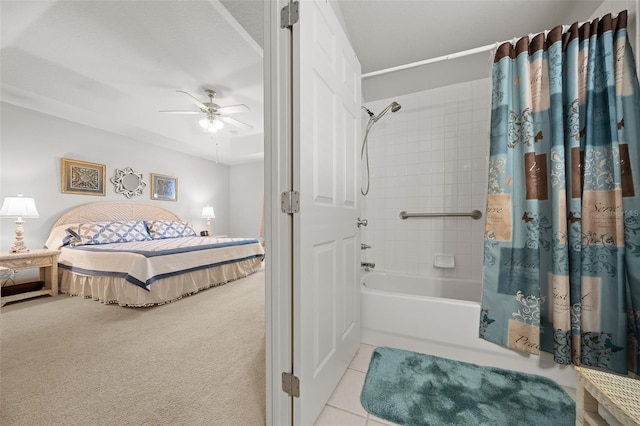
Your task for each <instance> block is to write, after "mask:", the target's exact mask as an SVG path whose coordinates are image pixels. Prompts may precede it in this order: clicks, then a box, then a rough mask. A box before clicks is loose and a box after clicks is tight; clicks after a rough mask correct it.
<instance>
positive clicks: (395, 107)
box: [373, 101, 402, 121]
mask: <svg viewBox="0 0 640 426" xmlns="http://www.w3.org/2000/svg"><path fill="white" fill-rule="evenodd" d="M400 108H402V106H401V105H400V104H399V103H397V102H396V101H393V102H391V103H390V104H389V106H388V107H386V108H385V109H383V110H382V112H381V113H380V114H378V115H377V116H376V117H373V121H378V120H380V119H381V118H382V116H383V115H385V114H386V113H387V112H388V111H389V110H391V112H398V111H399V110H400Z"/></svg>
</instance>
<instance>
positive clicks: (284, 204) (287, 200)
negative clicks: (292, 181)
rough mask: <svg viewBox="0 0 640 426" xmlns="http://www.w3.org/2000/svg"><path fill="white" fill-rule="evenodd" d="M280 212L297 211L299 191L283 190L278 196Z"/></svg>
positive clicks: (290, 212)
mask: <svg viewBox="0 0 640 426" xmlns="http://www.w3.org/2000/svg"><path fill="white" fill-rule="evenodd" d="M280 210H282V213H288V214H293V213H298V212H299V211H300V193H299V192H298V191H287V192H283V193H282V194H281V196H280Z"/></svg>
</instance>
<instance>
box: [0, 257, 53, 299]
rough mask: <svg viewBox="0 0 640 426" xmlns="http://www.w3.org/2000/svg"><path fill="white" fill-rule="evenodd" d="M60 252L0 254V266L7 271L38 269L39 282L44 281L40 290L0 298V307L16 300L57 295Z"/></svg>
mask: <svg viewBox="0 0 640 426" xmlns="http://www.w3.org/2000/svg"><path fill="white" fill-rule="evenodd" d="M59 255H60V250H46V249H40V250H30V251H28V252H26V253H9V252H3V253H0V266H2V267H3V268H7V269H29V268H40V281H44V286H45V287H44V288H43V289H42V290H36V291H28V292H25V293H20V294H14V295H11V296H4V297H2V298H0V301H1V303H0V306H4V305H5V304H6V303H9V302H15V301H17V300H23V299H29V298H32V297H38V296H43V295H46V294H48V295H51V296H55V295H57V294H58V256H59Z"/></svg>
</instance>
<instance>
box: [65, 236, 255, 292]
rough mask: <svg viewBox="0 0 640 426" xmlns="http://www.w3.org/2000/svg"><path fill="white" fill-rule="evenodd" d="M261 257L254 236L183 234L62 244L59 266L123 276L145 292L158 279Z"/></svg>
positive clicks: (86, 273) (98, 274)
mask: <svg viewBox="0 0 640 426" xmlns="http://www.w3.org/2000/svg"><path fill="white" fill-rule="evenodd" d="M263 256H264V249H263V248H262V245H261V244H260V243H259V242H258V241H257V240H255V239H246V238H213V237H183V238H167V239H163V240H153V241H140V242H129V243H113V244H100V245H88V246H78V247H68V246H65V247H63V248H62V252H61V254H60V259H59V266H60V268H63V269H66V270H69V271H71V272H74V273H78V274H84V275H90V276H110V277H120V278H124V279H125V280H126V281H128V282H130V283H132V284H135V285H137V286H139V287H141V288H143V289H145V290H147V291H149V290H150V288H151V286H152V284H153V282H154V281H156V280H159V279H162V278H167V277H172V276H175V275H180V274H184V273H188V272H194V271H198V270H202V269H207V268H211V267H215V266H220V265H225V264H230V263H234V262H240V261H243V260H248V259H254V258H258V257H260V258H262V257H263Z"/></svg>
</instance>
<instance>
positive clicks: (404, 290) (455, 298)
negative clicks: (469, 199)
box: [360, 272, 576, 388]
mask: <svg viewBox="0 0 640 426" xmlns="http://www.w3.org/2000/svg"><path fill="white" fill-rule="evenodd" d="M481 294H482V284H481V283H480V281H472V280H459V279H450V278H433V277H425V276H417V275H406V274H397V273H393V274H392V273H385V272H369V273H365V274H364V275H363V276H362V282H361V286H360V296H361V319H362V338H361V340H362V343H364V344H367V345H373V346H389V347H393V348H398V349H405V350H410V351H415V352H422V353H428V354H431V355H436V356H440V357H444V358H450V359H455V360H458V361H465V362H471V363H474V364H479V365H486V366H492V367H500V368H506V369H510V370H516V371H522V372H525V373H531V374H537V375H540V376H545V377H548V378H550V379H552V380H554V381H556V382H557V383H558V384H560V385H561V386H569V387H573V388H575V387H576V378H575V372H574V370H573V368H571V367H567V366H560V365H557V364H556V363H554V362H553V357H552V356H551V355H550V354H548V353H541V354H540V356H537V355H528V354H524V353H520V352H516V351H512V350H510V349H506V348H503V347H501V346H499V345H496V344H493V343H490V342H487V341H486V340H484V339H480V338H479V337H478V325H479V318H480V299H481Z"/></svg>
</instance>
